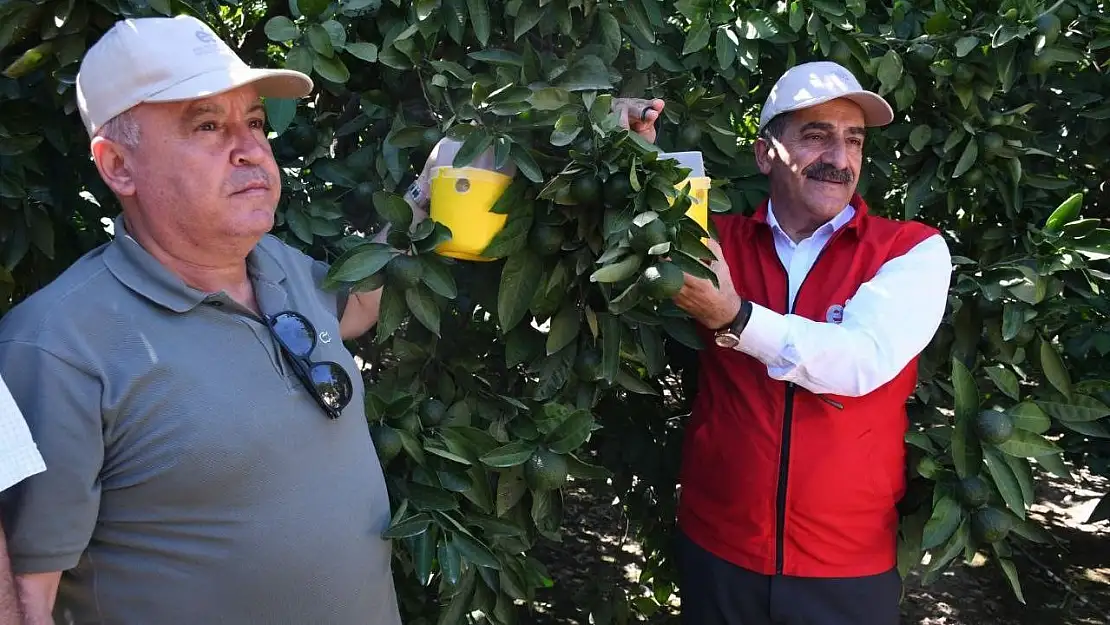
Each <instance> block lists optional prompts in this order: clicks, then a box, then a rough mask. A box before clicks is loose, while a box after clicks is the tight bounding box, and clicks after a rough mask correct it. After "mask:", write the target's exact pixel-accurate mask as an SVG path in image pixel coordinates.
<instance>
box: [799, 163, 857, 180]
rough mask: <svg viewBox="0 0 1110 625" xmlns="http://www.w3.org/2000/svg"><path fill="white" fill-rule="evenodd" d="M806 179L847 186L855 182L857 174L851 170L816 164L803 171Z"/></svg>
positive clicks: (826, 164)
mask: <svg viewBox="0 0 1110 625" xmlns="http://www.w3.org/2000/svg"><path fill="white" fill-rule="evenodd" d="M802 175H803V176H805V177H806V178H812V179H814V180H821V181H824V182H839V183H842V184H847V183H849V182H852V181H853V180H855V177H856V176H855V174H853V173H852V170H850V169H837V168H836V167H833V166H832V165H830V164H828V163H814V164H812V165H810V166H809V167H806V168H805V169H803V170H802Z"/></svg>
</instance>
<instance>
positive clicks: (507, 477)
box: [496, 454, 531, 517]
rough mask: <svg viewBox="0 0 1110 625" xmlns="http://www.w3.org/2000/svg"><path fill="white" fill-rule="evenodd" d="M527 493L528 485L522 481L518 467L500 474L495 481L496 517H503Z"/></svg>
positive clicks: (522, 477) (522, 476)
mask: <svg viewBox="0 0 1110 625" xmlns="http://www.w3.org/2000/svg"><path fill="white" fill-rule="evenodd" d="M528 457H531V454H529V456H528ZM527 459H528V458H525V460H527ZM522 464H523V463H522ZM527 492H528V484H527V483H526V482H525V481H524V473H523V471H522V470H521V469H520V467H517V468H514V469H510V470H509V471H505V472H504V473H502V474H501V475H500V476H499V477H498V479H497V504H496V511H497V516H499V517H500V516H505V513H506V512H508V511H509V510H511V509H512V508H513V506H515V505H516V504H517V503H519V502H520V500H521V499H522V498H523V497H524V495H525V493H527Z"/></svg>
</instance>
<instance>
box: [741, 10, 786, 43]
mask: <svg viewBox="0 0 1110 625" xmlns="http://www.w3.org/2000/svg"><path fill="white" fill-rule="evenodd" d="M736 32H737V33H739V35H740V37H741V38H742V39H771V38H773V37H774V36H775V35H778V34H779V27H778V25H777V24H776V23H775V20H774V18H772V17H771V16H770V15H768V14H767V12H766V11H761V10H759V9H753V10H751V11H748V12H747V14H746V15H744V17H743V18H740V19H737V20H736Z"/></svg>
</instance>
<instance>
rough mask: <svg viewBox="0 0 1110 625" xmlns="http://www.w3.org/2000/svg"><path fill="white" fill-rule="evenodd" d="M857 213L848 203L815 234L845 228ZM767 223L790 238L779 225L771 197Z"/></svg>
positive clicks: (814, 232)
mask: <svg viewBox="0 0 1110 625" xmlns="http://www.w3.org/2000/svg"><path fill="white" fill-rule="evenodd" d="M855 215H856V209H855V207H854V206H852V205H851V204H847V205H845V206H844V208H843V209H841V211H840V212H839V213H837V214H836V216H835V217H833V218H832V219H830V220H828V221H826V222H825V223H823V224H821V227H820V228H817V230H814V231H813V234H814V235H816V234H829V235H831V234H833V233H834V232H836V231H837V230H840V229H841V228H843V227H844V226H845V225H846V224H847V223H848V222H850V221H852V217H855ZM767 225H769V226H771V231H772V232H775V233H777V234H781V235H782V236H785V237H787V238H790V237H789V236H787V234H786V232H785V231H784V230H783V229H782V226H780V225H779V220H778V219H777V218H776V217H775V209H774V206H773V205H772V202H771V200H770V199H768V200H767ZM810 236H813V235H810Z"/></svg>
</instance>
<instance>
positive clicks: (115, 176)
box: [91, 137, 135, 197]
mask: <svg viewBox="0 0 1110 625" xmlns="http://www.w3.org/2000/svg"><path fill="white" fill-rule="evenodd" d="M91 148H92V156H93V162H94V163H96V169H97V171H99V172H100V177H101V178H102V179H104V183H105V184H107V185H108V187H109V188H110V189H112V191H113V192H115V194H116V195H118V196H121V197H126V196H130V195H134V194H135V177H134V172H133V171H132V170H131V167H132V165H133V163H134V159H135V155H134V152H133V151H132V150H130V149H128V148H127V147H125V146H123V145H120V144H118V143H116V142H115V141H112V140H111V139H106V138H104V137H96V138H94V139H93V140H92V145H91Z"/></svg>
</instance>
